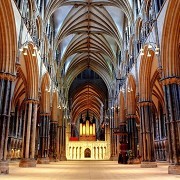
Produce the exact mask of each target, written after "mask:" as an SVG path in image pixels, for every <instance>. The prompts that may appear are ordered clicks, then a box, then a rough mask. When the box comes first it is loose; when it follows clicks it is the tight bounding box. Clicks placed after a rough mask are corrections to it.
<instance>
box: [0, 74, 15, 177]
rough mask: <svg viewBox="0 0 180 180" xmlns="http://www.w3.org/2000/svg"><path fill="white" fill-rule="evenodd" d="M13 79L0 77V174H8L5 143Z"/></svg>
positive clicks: (6, 141) (6, 140)
mask: <svg viewBox="0 0 180 180" xmlns="http://www.w3.org/2000/svg"><path fill="white" fill-rule="evenodd" d="M13 78H14V77H10V78H9V77H7V79H4V77H1V76H0V174H1V173H4V174H8V173H9V164H8V162H7V143H8V131H9V121H10V109H11V106H10V104H11V94H12V93H11V91H12V81H13Z"/></svg>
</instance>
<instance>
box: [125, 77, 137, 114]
mask: <svg viewBox="0 0 180 180" xmlns="http://www.w3.org/2000/svg"><path fill="white" fill-rule="evenodd" d="M126 94H127V96H126V107H127V115H135V114H136V81H135V78H134V77H133V75H131V74H130V75H129V76H128V83H127V89H126Z"/></svg>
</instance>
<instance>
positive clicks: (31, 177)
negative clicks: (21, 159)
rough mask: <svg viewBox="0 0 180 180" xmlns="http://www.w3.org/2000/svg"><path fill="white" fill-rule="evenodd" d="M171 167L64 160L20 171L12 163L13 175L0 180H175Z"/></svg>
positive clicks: (164, 165) (3, 176)
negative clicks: (171, 173)
mask: <svg viewBox="0 0 180 180" xmlns="http://www.w3.org/2000/svg"><path fill="white" fill-rule="evenodd" d="M167 169H168V164H165V163H158V168H151V169H144V168H140V165H120V164H117V162H116V161H60V162H56V163H51V164H48V165H39V164H38V165H37V167H36V168H19V167H18V162H11V163H10V174H9V175H0V180H1V179H2V180H64V179H75V180H90V179H97V180H105V179H106V180H112V179H114V180H115V179H120V180H134V179H138V180H156V179H157V180H174V179H176V180H177V179H179V180H180V176H178V175H169V174H168V173H167Z"/></svg>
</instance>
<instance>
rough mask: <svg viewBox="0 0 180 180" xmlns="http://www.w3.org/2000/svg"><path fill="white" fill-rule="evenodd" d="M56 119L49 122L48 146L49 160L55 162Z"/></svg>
mask: <svg viewBox="0 0 180 180" xmlns="http://www.w3.org/2000/svg"><path fill="white" fill-rule="evenodd" d="M57 127H58V122H57V121H51V122H50V147H49V158H50V162H57V161H58V158H57Z"/></svg>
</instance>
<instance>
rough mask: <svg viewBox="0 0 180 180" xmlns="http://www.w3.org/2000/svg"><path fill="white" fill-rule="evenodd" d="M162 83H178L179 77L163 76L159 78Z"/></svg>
mask: <svg viewBox="0 0 180 180" xmlns="http://www.w3.org/2000/svg"><path fill="white" fill-rule="evenodd" d="M161 82H162V85H164V86H165V85H168V84H180V77H165V78H163V79H161Z"/></svg>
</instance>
